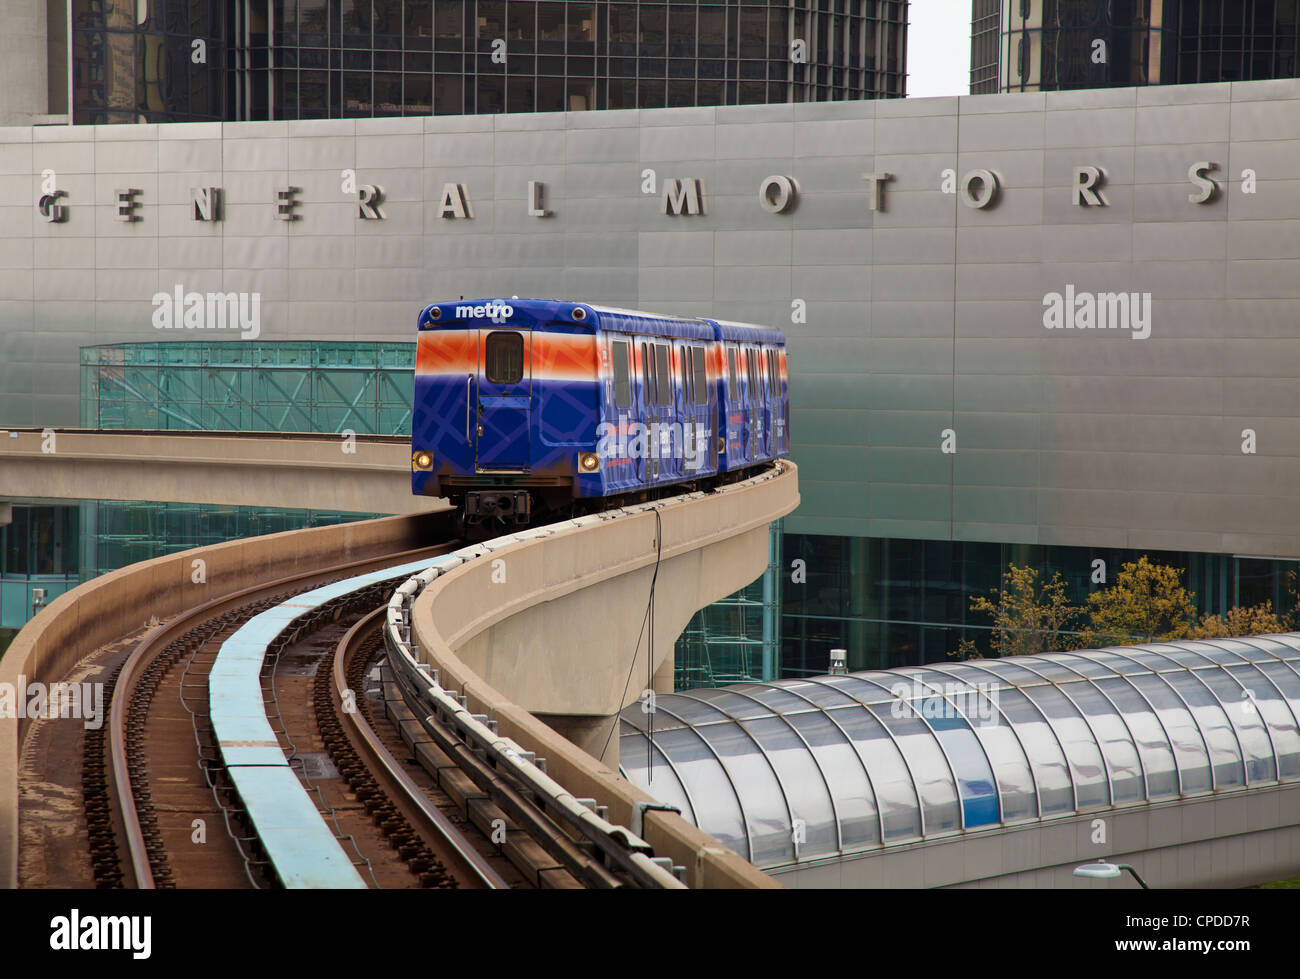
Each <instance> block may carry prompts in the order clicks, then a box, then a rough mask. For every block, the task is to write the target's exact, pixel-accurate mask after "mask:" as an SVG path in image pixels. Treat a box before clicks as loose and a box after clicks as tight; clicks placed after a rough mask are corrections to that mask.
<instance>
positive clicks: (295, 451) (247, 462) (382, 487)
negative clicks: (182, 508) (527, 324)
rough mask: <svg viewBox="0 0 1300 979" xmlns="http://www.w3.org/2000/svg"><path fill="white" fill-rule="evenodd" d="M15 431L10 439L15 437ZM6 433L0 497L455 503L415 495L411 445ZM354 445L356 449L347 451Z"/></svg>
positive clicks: (333, 439) (390, 507) (339, 505)
mask: <svg viewBox="0 0 1300 979" xmlns="http://www.w3.org/2000/svg"><path fill="white" fill-rule="evenodd" d="M15 435H16V437H11V436H15ZM47 444H48V443H47V440H46V438H45V437H44V436H43V435H42V434H41V433H40V432H33V431H20V432H4V431H0V497H8V498H10V499H22V498H37V499H62V500H97V499H106V498H109V497H106V495H105V494H106V493H108V492H109V491H108V490H107V487H112V490H111V493H112V496H111V498H112V499H114V500H143V501H149V502H153V501H156V500H167V501H169V502H175V503H215V504H222V505H226V506H275V507H294V508H303V509H312V510H343V511H352V512H356V513H423V512H429V511H432V510H436V509H442V508H445V507H446V506H447V504H446V502H445V501H442V500H437V499H434V498H432V497H423V496H413V495H412V494H411V487H410V482H409V479H410V473H411V447H410V445H409V444H407V443H405V442H394V441H382V442H379V441H373V442H372V441H366V440H365V437H364V436H359V437H357V438H356V440H355V441H354V442H352V443H349V444H347V445H345V441H344V438H343V436H341V435H338V436H328V435H322V436H315V437H304V438H240V437H238V436H233V435H232V436H230V437H228V438H227V437H221V436H195V435H187V434H185V433H183V432H178V433H175V434H172V433H170V432H169V433H165V434H155V435H131V434H124V433H121V432H94V433H90V432H57V433H55V435H54V443H53V446H54V451H53V452H47V451H45V449H46V447H47ZM345 448H350V449H352V450H354V451H345Z"/></svg>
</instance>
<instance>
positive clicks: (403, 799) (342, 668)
mask: <svg viewBox="0 0 1300 979" xmlns="http://www.w3.org/2000/svg"><path fill="white" fill-rule="evenodd" d="M387 611H388V603H387V602H384V603H383V604H381V605H379V606H378V607H377V608H375V610H374V611H372V612H369V613H367V614H366V615H365V616H363V617H362V618H361V619H360V620H359V621H358V622H356V623H355V624H354V625H353V626H352V628H350V629H349V630H348V631H347V633H345V634H344V636H343V638H342V639H340V640H339V642H338V646H337V647H336V648H335V654H334V668H333V670H332V674H333V676H332V680H333V682H332V683H331V685H330V699H331V700H332V701H333V704H334V709H335V711H337V713H338V714H339V716H340V717H342V718H344V719H345V720H344V725H343V727H344V730H345V731H346V732H347V735H348V740H349V741H351V742H352V746H353V748H354V749H356V751H357V754H358V755H360V756H361V758H362V760H363V761H364V762H365V763H366V764H367V766H368V767H369V768H370V770H371V773H372V774H373V775H374V776H375V777H376V779H377V780H378V781H379V782H380V785H381V788H382V789H383V790H384V792H385V793H386V794H387V795H388V797H389V798H390V799H392V800H393V803H394V804H395V805H396V806H397V808H398V809H399V810H401V812H402V815H404V816H405V817H406V819H407V821H408V822H410V823H411V825H412V826H413V827H417V828H418V830H417V831H419V830H422V832H420V835H421V836H425V837H426V842H428V843H432V842H434V840H436V841H437V842H438V843H439V844H440V846H439V847H438V849H439V850H442V849H444V847H449V848H450V854H440V856H446V855H449V856H450V857H451V859H450V860H449V861H448V863H450V864H452V865H453V866H452V868H451V869H452V870H453V871H454V872H455V873H456V874H458V875H463V877H464V879H466V880H477V881H478V882H479V883H480V884H482V885H483V886H484V887H489V888H494V889H497V888H508V887H509V885H508V884H507V883H506V882H505V880H504V879H503V878H502V877H501V875H500V874H498V873H497V872H496V871H495V870H493V869H492V866H491V864H489V863H488V861H487V859H486V858H485V857H484V856H483V855H482V854H481V853H479V852H478V851H477V850H475V849H474V847H473V846H472V845H471V844H470V842H469V840H467V839H466V838H465V835H464V834H463V833H462V832H461V831H460V830H459V829H457V828H456V826H455V824H454V823H452V821H451V820H450V819H448V818H447V817H446V815H444V814H443V813H442V811H441V810H439V809H438V807H437V806H435V805H434V804H433V803H432V802H430V801H429V798H428V796H426V795H425V794H424V792H423V791H421V789H420V787H419V786H418V785H416V784H415V782H414V781H413V780H412V779H411V777H410V776H409V775H407V774H406V772H405V771H404V770H403V768H402V765H401V762H399V761H398V760H397V759H396V758H394V757H393V754H392V752H390V751H389V750H388V748H387V747H386V746H385V745H384V743H383V741H382V740H380V738H379V736H378V735H377V734H375V731H374V728H372V727H371V726H370V724H369V722H367V721H366V719H365V716H364V715H363V714H362V712H361V711H360V710H358V709H355V708H354V709H352V710H344V709H343V699H344V691H347V690H349V689H350V688H349V686H348V681H347V672H346V670H347V666H346V664H347V661H348V659H349V658H350V656H351V654H352V647H353V645H354V644H355V643H357V642H358V640H359V639H360V637H361V636H362V635H365V634H369V633H371V632H372V631H377V630H378V629H381V628H382V618H383V616H384V615H385V614H386V613H387Z"/></svg>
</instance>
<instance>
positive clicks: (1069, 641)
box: [957, 564, 1081, 659]
mask: <svg viewBox="0 0 1300 979" xmlns="http://www.w3.org/2000/svg"><path fill="white" fill-rule="evenodd" d="M1065 586H1066V582H1065V579H1064V578H1062V577H1061V574H1060V572H1059V571H1058V572H1055V573H1054V574H1053V575H1052V578H1051V580H1050V581H1046V582H1043V583H1042V584H1041V585H1040V584H1039V581H1038V572H1037V571H1035V570H1034V569H1033V568H1017V567H1016V566H1015V565H1014V564H1009V565H1007V570H1006V572H1004V573H1003V575H1002V588H1001V589H996V588H995V589H993V591H991V592H990V593H989V594H990V596H991V597H992V601H990V599H989V598H985V597H984V596H983V595H976V596H974V597H972V598H971V600H970V609H971V611H972V612H982V613H984V614H985V615H988V616H991V617H992V619H993V633H992V645H993V651H994V653H996V654H997V655H999V656H1030V655H1033V654H1034V653H1044V652H1051V651H1053V650H1061V649H1070V648H1074V647H1075V646H1076V645H1077V640H1076V639H1075V637H1074V636H1072V635H1068V632H1069V630H1070V627H1071V626H1072V625H1073V624H1074V623H1075V621H1076V620H1077V619H1078V617H1079V613H1080V611H1081V610H1080V609H1079V607H1078V606H1075V605H1071V604H1070V601H1069V599H1068V598H1067V597H1066V594H1065ZM973 647H974V643H971V642H969V641H965V642H963V643H962V644H961V645H960V646H959V647H958V649H957V655H959V656H962V657H963V658H965V659H970V658H973V657H972V655H971V654H972V653H973V652H974V649H973Z"/></svg>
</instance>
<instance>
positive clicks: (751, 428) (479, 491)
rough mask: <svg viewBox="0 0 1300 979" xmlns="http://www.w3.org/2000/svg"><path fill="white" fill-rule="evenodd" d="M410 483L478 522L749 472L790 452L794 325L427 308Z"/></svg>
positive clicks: (609, 311)
mask: <svg viewBox="0 0 1300 979" xmlns="http://www.w3.org/2000/svg"><path fill="white" fill-rule="evenodd" d="M418 327H419V334H418V345H417V349H416V366H415V400H414V406H413V411H412V420H411V487H412V491H413V492H414V493H416V494H417V495H424V496H441V497H446V498H447V499H449V500H450V501H451V502H452V503H453V504H454V505H455V506H456V507H458V508H459V509H460V510H461V512H462V514H463V517H464V520H465V523H466V528H467V531H469V532H471V533H473V532H475V531H477V533H479V534H482V533H485V532H490V531H491V530H494V529H502V528H509V527H512V526H520V525H526V524H528V523H531V522H533V521H534V520H543V519H550V518H552V517H556V516H567V515H571V514H574V513H577V512H581V511H582V510H584V509H587V508H591V507H594V506H595V505H597V504H599V503H601V502H604V501H609V500H616V501H620V502H632V501H636V500H643V499H648V498H649V497H651V496H653V495H656V494H657V493H659V492H660V491H661V490H662V488H663V487H668V486H679V485H680V484H703V483H706V482H708V481H712V480H719V479H725V478H727V477H729V476H732V475H734V474H739V473H744V472H745V471H746V470H749V469H752V468H754V467H756V466H759V465H761V464H763V463H765V462H769V461H771V460H773V459H776V458H779V457H781V456H784V455H786V454H787V453H788V452H789V448H790V424H789V398H788V391H787V373H786V350H785V335H784V334H783V333H781V332H780V331H778V330H771V329H766V328H763V327H759V326H753V325H750V324H746V323H732V322H728V321H725V320H713V319H694V318H688V317H672V316H660V315H658V314H654V313H642V312H636V311H633V310H626V309H614V308H610V307H606V306H597V305H594V304H591V303H582V302H559V301H554V300H540V299H475V300H469V301H466V300H457V301H456V302H442V303H434V304H432V305H430V306H427V307H425V308H424V309H423V310H422V311H421V313H420V316H419V321H418Z"/></svg>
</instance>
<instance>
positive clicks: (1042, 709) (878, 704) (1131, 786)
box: [619, 633, 1300, 868]
mask: <svg viewBox="0 0 1300 979" xmlns="http://www.w3.org/2000/svg"><path fill="white" fill-rule="evenodd" d="M620 729H621V735H620V744H619V757H620V759H621V770H622V772H623V774H624V776H625V777H626V778H628V780H629V781H631V782H632V783H634V784H635V785H637V786H638V787H639V788H641V789H643V790H644V791H646V792H647V793H648V794H650V795H652V796H654V797H656V798H657V799H659V800H660V801H661V802H665V803H668V804H670V805H674V806H677V807H678V808H679V809H681V811H682V815H683V816H684V817H685V818H686V819H688V820H690V821H691V822H693V823H695V824H696V825H697V826H699V827H700V828H701V829H703V830H704V831H705V832H708V833H710V834H712V835H713V836H715V837H717V838H718V839H719V840H720V841H722V842H723V843H725V844H726V845H727V846H728V847H730V848H731V849H733V850H735V851H736V852H737V853H739V854H740V855H741V856H743V857H745V858H746V859H748V860H750V861H751V862H753V863H755V864H756V865H758V866H759V867H764V868H771V867H777V866H782V865H786V864H791V863H796V862H799V861H801V860H812V859H821V858H827V857H834V856H836V855H838V854H842V853H845V852H849V851H854V850H862V849H867V848H872V847H879V846H886V845H890V844H895V843H903V842H914V841H917V840H923V839H927V838H930V837H935V836H942V835H947V834H952V833H959V832H962V831H965V830H975V829H981V828H986V827H991V826H998V825H1007V824H1011V823H1018V822H1024V821H1026V820H1034V819H1043V818H1049V817H1052V816H1060V815H1069V814H1073V813H1077V812H1081V811H1092V810H1099V809H1108V808H1112V807H1115V806H1128V805H1134V804H1141V803H1146V802H1155V801H1161V800H1166V799H1176V798H1180V797H1185V796H1194V795H1199V794H1205V793H1210V792H1223V791H1232V790H1240V789H1245V788H1247V787H1253V786H1257V785H1266V784H1270V783H1276V782H1278V781H1290V780H1294V779H1300V633H1292V634H1289V635H1278V636H1262V637H1254V638H1248V639H1210V640H1199V641H1181V642H1169V643H1152V644H1148V645H1142V646H1122V647H1111V648H1108V649H1088V650H1079V651H1076V652H1072V653H1050V654H1046V655H1042V656H1017V657H1014V658H1008V659H994V660H975V661H966V662H961V663H942V664H935V665H931V666H927V667H920V668H902V669H894V670H867V671H864V672H860V673H852V674H848V675H839V676H822V677H815V678H807V679H800V680H780V681H777V682H775V683H742V684H736V685H733V686H729V687H723V688H717V689H711V690H693V691H690V692H686V693H675V694H661V695H659V696H658V697H657V698H656V703H655V709H654V712H653V714H650V713H646V711H645V706H644V705H643V704H642V703H640V702H638V703H637V704H634V705H633V706H631V707H628V708H627V709H626V710H624V711H623V713H622V721H621V725H620ZM651 732H652V733H651Z"/></svg>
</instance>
